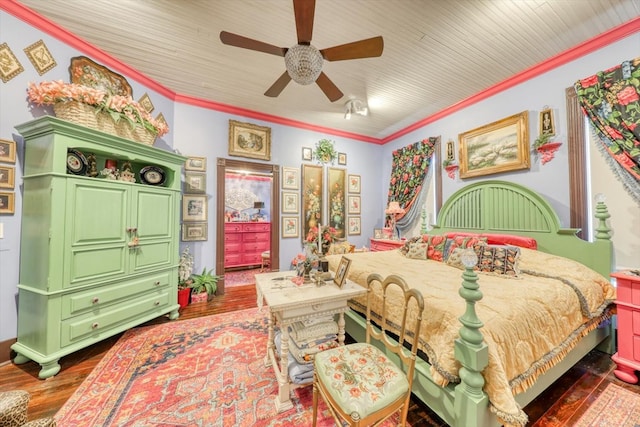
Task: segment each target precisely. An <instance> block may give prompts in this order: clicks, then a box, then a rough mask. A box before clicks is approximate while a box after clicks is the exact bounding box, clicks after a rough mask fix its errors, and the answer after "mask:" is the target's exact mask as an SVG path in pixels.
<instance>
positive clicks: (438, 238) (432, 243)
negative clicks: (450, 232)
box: [427, 234, 447, 262]
mask: <svg viewBox="0 0 640 427" xmlns="http://www.w3.org/2000/svg"><path fill="white" fill-rule="evenodd" d="M445 243H447V238H446V237H445V236H442V235H439V234H436V235H432V236H429V248H428V249H427V258H428V259H432V260H434V261H440V262H442V261H444V245H445Z"/></svg>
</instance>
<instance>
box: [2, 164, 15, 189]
mask: <svg viewBox="0 0 640 427" xmlns="http://www.w3.org/2000/svg"><path fill="white" fill-rule="evenodd" d="M15 179H16V178H15V168H14V167H13V166H0V188H8V189H10V190H11V189H13V187H14V186H15Z"/></svg>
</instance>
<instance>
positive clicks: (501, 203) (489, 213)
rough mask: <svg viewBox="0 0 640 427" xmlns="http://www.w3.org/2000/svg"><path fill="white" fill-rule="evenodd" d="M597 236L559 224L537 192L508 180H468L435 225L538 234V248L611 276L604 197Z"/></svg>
mask: <svg viewBox="0 0 640 427" xmlns="http://www.w3.org/2000/svg"><path fill="white" fill-rule="evenodd" d="M596 217H597V218H598V220H599V223H598V227H597V230H596V231H597V233H596V239H595V241H594V242H587V241H585V240H582V239H580V238H579V237H577V236H576V233H577V232H578V229H575V228H561V227H560V220H559V219H558V215H557V214H556V212H555V211H554V210H553V208H552V207H551V205H549V203H548V202H547V201H546V200H545V199H544V198H543V197H542V196H540V195H539V194H538V193H536V192H535V191H533V190H531V189H529V188H526V187H524V186H522V185H519V184H514V183H512V182H507V181H481V182H477V183H474V184H470V185H468V186H466V187H464V188H462V189H460V190H458V191H457V192H455V193H454V194H452V195H451V197H449V198H448V199H447V201H446V202H445V203H444V205H443V206H442V209H441V210H440V212H439V214H438V220H437V222H436V224H435V225H434V226H433V228H434V230H433V231H434V232H437V233H447V232H451V231H463V232H468V233H501V234H516V235H520V236H527V237H532V238H534V239H536V241H537V243H538V250H541V251H544V252H548V253H551V254H555V255H560V256H563V257H566V258H571V259H574V260H576V261H579V262H581V263H583V264H585V265H587V266H589V267H591V268H592V269H594V270H596V271H598V272H599V273H600V274H602V275H604V276H605V277H609V273H611V269H612V265H613V246H612V243H611V239H610V235H611V233H610V230H609V228H608V227H607V225H606V219H607V218H608V217H609V214H608V212H607V208H606V206H605V205H604V203H603V202H599V203H598V205H597V207H596Z"/></svg>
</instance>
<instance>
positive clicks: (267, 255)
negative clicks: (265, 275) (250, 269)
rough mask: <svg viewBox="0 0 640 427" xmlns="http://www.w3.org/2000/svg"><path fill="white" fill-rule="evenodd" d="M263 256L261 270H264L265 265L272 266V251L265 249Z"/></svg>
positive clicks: (261, 256)
mask: <svg viewBox="0 0 640 427" xmlns="http://www.w3.org/2000/svg"><path fill="white" fill-rule="evenodd" d="M260 258H262V265H261V266H260V271H264V269H265V267H271V251H264V252H262V254H261V255H260Z"/></svg>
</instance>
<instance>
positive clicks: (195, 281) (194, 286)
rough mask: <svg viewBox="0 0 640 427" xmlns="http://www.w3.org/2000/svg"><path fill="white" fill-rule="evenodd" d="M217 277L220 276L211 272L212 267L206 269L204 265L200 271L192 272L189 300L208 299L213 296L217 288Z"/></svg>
mask: <svg viewBox="0 0 640 427" xmlns="http://www.w3.org/2000/svg"><path fill="white" fill-rule="evenodd" d="M218 279H220V277H219V276H216V275H215V274H213V269H211V270H207V269H206V267H205V268H203V269H202V273H200V274H192V275H191V280H192V282H191V301H192V302H200V301H208V300H210V299H211V298H213V295H214V294H215V293H216V291H217V290H218Z"/></svg>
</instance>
